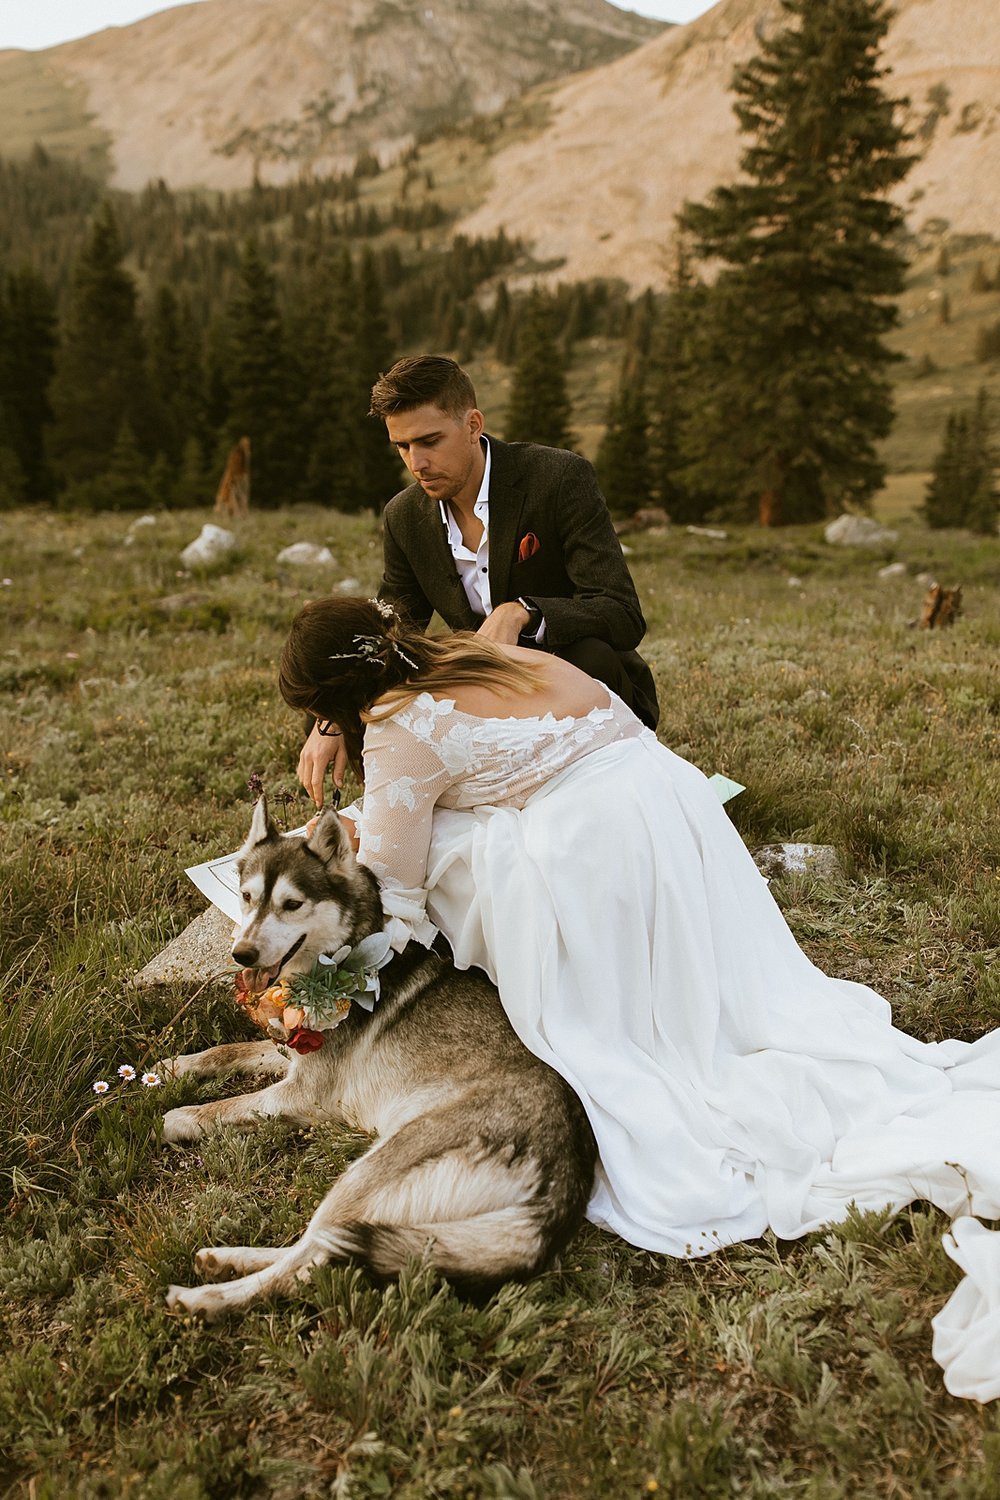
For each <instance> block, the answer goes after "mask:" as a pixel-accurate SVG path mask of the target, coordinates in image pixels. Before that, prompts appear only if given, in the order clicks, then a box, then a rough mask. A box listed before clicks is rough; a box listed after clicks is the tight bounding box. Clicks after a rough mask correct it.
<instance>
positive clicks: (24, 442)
mask: <svg viewBox="0 0 1000 1500" xmlns="http://www.w3.org/2000/svg"><path fill="white" fill-rule="evenodd" d="M55 330H56V314H55V299H54V297H53V295H52V293H51V291H50V290H49V288H48V286H47V285H46V283H45V282H44V281H42V279H41V277H40V276H38V275H37V274H36V272H34V271H33V270H30V269H29V268H27V267H25V268H24V269H22V270H20V271H16V272H12V273H11V274H10V275H9V276H8V277H7V278H6V283H5V285H2V286H0V444H3V443H6V444H7V445H8V446H9V448H10V450H11V452H12V454H13V455H14V456H15V458H16V461H17V473H18V474H19V475H20V476H21V484H22V498H24V499H26V500H29V501H44V500H49V499H51V497H52V475H51V473H50V470H49V466H48V462H47V459H46V453H45V429H46V426H47V424H48V422H49V421H50V419H51V416H52V408H51V406H50V404H49V387H50V385H51V382H52V375H53V371H54V368H55V348H56V331H55ZM4 430H6V437H4ZM10 472H12V473H13V472H14V471H13V469H11V471H10Z"/></svg>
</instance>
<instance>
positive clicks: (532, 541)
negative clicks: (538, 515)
mask: <svg viewBox="0 0 1000 1500" xmlns="http://www.w3.org/2000/svg"><path fill="white" fill-rule="evenodd" d="M541 546H542V544H541V542H540V541H539V540H538V538H537V536H536V535H535V533H534V532H533V531H529V532H528V534H527V536H523V537H522V538H521V545H520V546H519V547H518V549H517V560H518V562H527V561H528V558H529V557H534V555H535V553H536V552H539V551H541Z"/></svg>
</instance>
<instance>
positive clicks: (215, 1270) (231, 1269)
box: [194, 1245, 282, 1281]
mask: <svg viewBox="0 0 1000 1500" xmlns="http://www.w3.org/2000/svg"><path fill="white" fill-rule="evenodd" d="M281 1253H282V1252H281V1251H280V1250H278V1249H271V1248H269V1247H266V1246H250V1245H207V1246H206V1247H205V1249H204V1250H199V1251H198V1253H197V1254H196V1255H195V1258H194V1265H195V1270H196V1271H197V1272H198V1275H199V1276H211V1277H212V1278H213V1279H215V1280H217V1281H218V1280H221V1279H222V1278H224V1277H225V1278H228V1277H231V1276H251V1275H253V1273H254V1272H255V1271H266V1270H267V1269H268V1267H269V1266H272V1265H273V1264H274V1262H275V1261H276V1260H277V1259H278V1257H279V1255H281Z"/></svg>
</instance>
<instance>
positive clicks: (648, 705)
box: [543, 635, 660, 729]
mask: <svg viewBox="0 0 1000 1500" xmlns="http://www.w3.org/2000/svg"><path fill="white" fill-rule="evenodd" d="M543 649H545V650H550V649H552V648H550V647H543ZM552 655H553V656H561V657H562V659H563V661H568V662H571V663H572V664H573V666H574V667H579V668H580V670H581V672H586V673H587V675H588V676H589V677H596V678H597V680H598V682H603V683H604V685H605V687H609V688H610V689H611V691H612V692H613V693H617V694H618V697H619V698H620V699H621V700H622V702H623V703H626V704H627V705H628V707H629V708H630V709H631V710H632V712H633V713H634V714H635V716H636V718H638V719H641V720H642V722H643V723H644V724H645V725H646V726H647V727H648V728H649V729H655V728H656V725H657V722H658V721H659V717H660V705H659V704H658V703H657V701H656V684H655V683H654V681H653V674H652V672H651V671H650V670H649V668H648V666H647V665H646V663H645V662H644V661H643V659H642V657H641V656H640V655H639V653H638V651H616V650H615V648H614V647H613V646H609V645H608V643H607V641H602V640H598V638H597V636H594V635H586V636H581V638H580V639H579V640H578V641H571V642H570V643H569V645H567V646H556V647H555V649H554V650H552Z"/></svg>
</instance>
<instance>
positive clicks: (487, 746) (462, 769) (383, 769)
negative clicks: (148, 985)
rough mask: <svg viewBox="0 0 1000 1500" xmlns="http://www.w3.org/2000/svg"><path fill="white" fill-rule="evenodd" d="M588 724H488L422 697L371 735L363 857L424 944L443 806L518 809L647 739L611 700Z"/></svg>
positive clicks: (447, 702)
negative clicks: (566, 776)
mask: <svg viewBox="0 0 1000 1500" xmlns="http://www.w3.org/2000/svg"><path fill="white" fill-rule="evenodd" d="M608 696H609V699H610V703H609V706H608V707H607V708H595V709H592V710H591V711H590V713H589V714H587V715H585V716H584V717H583V718H564V719H557V718H555V717H554V715H552V714H545V715H544V716H543V717H541V718H537V717H536V718H527V719H519V718H506V719H482V718H479V717H478V716H476V715H475V714H467V713H464V712H463V711H462V710H461V709H459V708H456V707H455V704H454V701H453V700H452V699H450V698H443V699H437V698H434V697H432V696H431V694H430V693H421V694H420V695H419V697H417V698H415V699H414V700H413V702H412V703H409V704H407V705H406V707H405V708H402V709H400V710H399V712H398V713H395V714H393V715H392V716H391V717H390V718H385V719H381V720H378V721H377V722H376V723H373V724H369V725H368V727H367V729H366V731H365V744H364V762H365V797H364V810H363V813H362V817H361V826H360V839H361V847H360V853H359V856H358V857H359V859H360V860H361V862H362V864H366V865H367V866H368V868H369V869H370V870H372V871H373V872H374V874H376V875H377V876H378V878H379V881H380V883H381V885H382V902H383V906H384V907H385V910H386V913H387V915H388V916H390V917H397V918H399V919H400V920H401V921H403V922H404V923H406V924H407V925H408V926H409V928H410V935H413V936H416V937H417V938H418V939H419V940H420V941H423V942H430V941H432V939H433V935H434V932H433V928H431V927H430V924H429V923H427V922H426V919H425V918H424V902H425V899H426V896H425V891H424V876H425V873H426V867H427V851H428V848H429V846H430V838H431V821H432V818H433V814H434V809H435V807H437V806H441V807H450V808H475V807H484V806H488V807H496V806H500V807H515V808H521V807H523V806H524V805H525V803H526V802H527V801H528V798H529V797H531V796H532V795H533V793H535V792H537V791H538V790H539V789H540V788H541V787H543V786H544V785H546V783H548V782H549V781H551V779H552V777H553V776H556V775H558V773H559V772H560V771H563V770H565V769H566V767H567V766H570V765H572V764H573V762H574V761H577V760H579V759H580V758H581V757H582V756H584V755H589V754H591V753H592V752H593V751H595V750H599V749H601V748H603V747H604V746H605V745H610V744H613V743H614V742H615V741H616V740H622V739H630V738H633V737H635V736H637V735H640V734H643V733H647V732H648V731H646V730H644V728H643V726H642V724H641V723H640V722H639V720H638V719H637V718H636V717H635V715H634V714H633V713H632V712H631V711H630V710H629V709H628V708H626V706H625V704H624V703H622V702H621V700H620V699H619V698H616V697H615V696H614V694H613V693H609V695H608Z"/></svg>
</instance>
